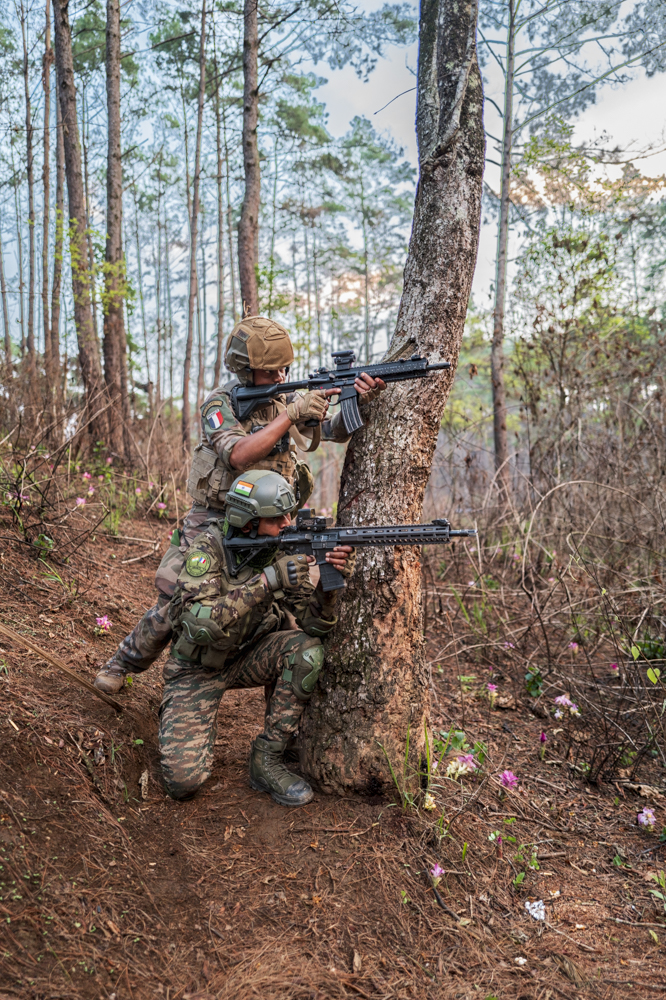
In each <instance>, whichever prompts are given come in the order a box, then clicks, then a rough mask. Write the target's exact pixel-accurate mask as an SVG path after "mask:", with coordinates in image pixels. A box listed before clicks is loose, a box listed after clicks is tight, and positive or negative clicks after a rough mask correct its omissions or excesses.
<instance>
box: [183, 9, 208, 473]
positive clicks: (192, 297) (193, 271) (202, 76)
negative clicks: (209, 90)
mask: <svg viewBox="0 0 666 1000" xmlns="http://www.w3.org/2000/svg"><path fill="white" fill-rule="evenodd" d="M200 45H201V49H200V53H199V103H198V106H197V142H196V150H195V153H194V178H193V181H192V215H191V218H190V281H189V296H188V303H187V340H186V342H185V364H184V366H183V423H182V432H183V453H184V455H185V457H187V456H189V454H190V448H191V441H190V436H191V431H190V426H191V422H190V369H191V366H192V344H193V342H194V311H195V306H196V302H197V291H198V287H197V224H198V220H199V182H200V180H201V138H202V131H203V109H204V96H205V93H206V0H202V4H201V42H200Z"/></svg>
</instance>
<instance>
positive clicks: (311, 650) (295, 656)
mask: <svg viewBox="0 0 666 1000" xmlns="http://www.w3.org/2000/svg"><path fill="white" fill-rule="evenodd" d="M302 635H303V639H302V641H300V642H299V643H298V644H297V645H296V646H294V647H293V648H292V649H291V650H290V651H289V652H288V653H286V654H285V667H284V670H283V671H282V677H283V680H284V681H286V683H287V684H290V685H291V690H292V691H293V692H294V694H295V695H296V697H297V698H298V700H299V701H308V700H309V699H310V698H311V697H312V692H313V691H314V689H315V685H316V683H317V678H318V677H319V674H320V672H321V668H322V667H323V665H324V647H323V646H322V643H321V639H315V638H313V637H312V636H308V635H305V633H302Z"/></svg>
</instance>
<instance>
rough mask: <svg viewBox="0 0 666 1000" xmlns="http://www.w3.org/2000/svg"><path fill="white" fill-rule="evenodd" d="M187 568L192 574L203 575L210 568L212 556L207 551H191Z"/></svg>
mask: <svg viewBox="0 0 666 1000" xmlns="http://www.w3.org/2000/svg"><path fill="white" fill-rule="evenodd" d="M185 569H186V570H187V572H188V573H189V574H190V576H203V575H204V573H207V572H208V570H209V569H210V556H209V555H207V554H206V553H205V552H200V551H197V552H190V554H189V556H188V557H187V560H186V562H185Z"/></svg>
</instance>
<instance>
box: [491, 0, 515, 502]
mask: <svg viewBox="0 0 666 1000" xmlns="http://www.w3.org/2000/svg"><path fill="white" fill-rule="evenodd" d="M508 14H509V24H508V29H507V45H506V70H505V85H504V134H503V137H502V181H501V189H500V214H499V227H498V230H497V261H496V265H495V309H494V313H493V341H492V346H491V349H490V376H491V380H492V385H493V437H494V443H495V469H496V472H497V484H498V487H499V490H500V498H501V499H504V500H506V499H508V496H509V491H510V486H511V481H510V475H509V464H508V463H509V442H508V438H507V430H506V392H505V387H504V309H505V303H506V276H507V262H508V257H507V252H508V243H509V207H510V202H511V190H510V188H511V144H512V140H513V83H514V65H515V40H516V39H515V26H514V18H515V11H514V0H508Z"/></svg>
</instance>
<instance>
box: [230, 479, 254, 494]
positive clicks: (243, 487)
mask: <svg viewBox="0 0 666 1000" xmlns="http://www.w3.org/2000/svg"><path fill="white" fill-rule="evenodd" d="M253 489H254V486H253V485H252V483H244V482H243V480H242V479H239V480H238V482H237V483H236V489H235V490H234V493H241V494H242V495H243V496H244V497H249V495H250V493H251V492H252V490H253Z"/></svg>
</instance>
